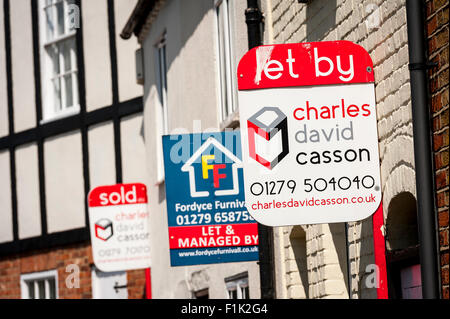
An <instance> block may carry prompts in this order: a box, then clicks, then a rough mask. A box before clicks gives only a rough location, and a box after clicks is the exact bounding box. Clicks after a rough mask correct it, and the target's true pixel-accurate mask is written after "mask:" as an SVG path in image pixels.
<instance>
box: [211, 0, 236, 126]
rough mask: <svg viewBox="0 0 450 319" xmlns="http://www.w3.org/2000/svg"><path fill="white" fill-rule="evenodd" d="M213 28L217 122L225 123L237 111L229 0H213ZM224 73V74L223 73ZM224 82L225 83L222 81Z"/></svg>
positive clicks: (232, 117)
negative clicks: (215, 59)
mask: <svg viewBox="0 0 450 319" xmlns="http://www.w3.org/2000/svg"><path fill="white" fill-rule="evenodd" d="M220 9H222V12H223V14H224V16H225V17H224V25H222V31H225V32H224V33H223V38H224V40H223V45H222V46H221V43H222V39H221V37H222V35H221V29H220V27H221V23H222V22H221V17H220V12H221V11H219V10H220ZM214 20H215V21H214V24H215V26H214V28H215V34H216V35H215V40H216V57H217V63H216V68H217V80H216V82H217V84H218V86H217V94H218V99H217V101H218V113H219V123H220V124H222V126H223V125H224V124H227V123H228V122H232V121H233V119H234V118H235V117H236V114H237V112H238V102H237V94H236V93H237V83H236V78H235V72H234V71H235V64H236V63H235V61H234V59H233V57H234V50H235V48H234V41H233V39H234V37H233V30H234V29H233V24H232V21H231V16H230V1H229V0H214ZM224 73H225V74H224ZM224 82H225V83H224Z"/></svg>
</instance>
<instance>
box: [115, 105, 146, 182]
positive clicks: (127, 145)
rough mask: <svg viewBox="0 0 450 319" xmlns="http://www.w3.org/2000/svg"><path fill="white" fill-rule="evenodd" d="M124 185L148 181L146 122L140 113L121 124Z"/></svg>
mask: <svg viewBox="0 0 450 319" xmlns="http://www.w3.org/2000/svg"><path fill="white" fill-rule="evenodd" d="M120 132H121V141H120V143H121V151H122V166H123V182H124V183H142V182H145V181H146V180H147V179H148V175H147V163H146V162H147V161H146V159H147V156H146V154H145V144H144V122H143V116H142V113H138V114H135V115H132V116H129V117H126V118H122V120H121V122H120Z"/></svg>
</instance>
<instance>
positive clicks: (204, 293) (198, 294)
mask: <svg viewBox="0 0 450 319" xmlns="http://www.w3.org/2000/svg"><path fill="white" fill-rule="evenodd" d="M194 298H195V299H209V289H208V288H206V289H202V290H198V291H195V292H194Z"/></svg>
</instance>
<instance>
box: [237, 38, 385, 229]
mask: <svg viewBox="0 0 450 319" xmlns="http://www.w3.org/2000/svg"><path fill="white" fill-rule="evenodd" d="M237 77H238V87H239V113H240V122H241V134H242V148H243V166H244V180H245V201H246V206H247V209H248V211H249V212H250V214H251V215H252V216H253V217H254V218H255V219H256V220H257V221H258V222H260V223H262V224H265V225H269V226H283V225H299V224H316V223H333V222H348V221H356V220H361V219H364V218H366V217H368V216H370V215H371V214H373V213H374V212H375V211H376V209H377V208H378V206H379V204H380V202H381V187H380V186H381V182H380V166H379V154H378V132H377V120H376V103H375V89H374V76H373V64H372V60H371V58H370V56H369V54H368V53H367V52H366V51H365V50H364V49H363V48H362V47H360V46H359V45H356V44H354V43H352V42H349V41H333V42H311V43H295V44H279V45H267V46H260V47H257V48H254V49H252V50H250V51H249V52H247V54H245V55H244V57H243V58H242V59H241V61H240V63H239V66H238V70H237Z"/></svg>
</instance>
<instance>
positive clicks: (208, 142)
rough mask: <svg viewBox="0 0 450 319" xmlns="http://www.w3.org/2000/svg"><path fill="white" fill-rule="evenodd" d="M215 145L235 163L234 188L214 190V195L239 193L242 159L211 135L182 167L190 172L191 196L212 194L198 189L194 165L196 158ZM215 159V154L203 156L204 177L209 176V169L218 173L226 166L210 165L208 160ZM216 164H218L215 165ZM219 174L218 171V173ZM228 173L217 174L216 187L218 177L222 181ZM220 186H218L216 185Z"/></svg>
mask: <svg viewBox="0 0 450 319" xmlns="http://www.w3.org/2000/svg"><path fill="white" fill-rule="evenodd" d="M211 145H213V146H215V147H216V148H218V149H219V150H220V151H221V152H222V153H223V154H224V155H225V156H227V157H228V158H229V159H230V160H232V162H233V164H232V165H231V168H232V178H233V188H232V189H224V190H220V189H219V190H216V191H214V195H216V196H228V195H237V194H239V176H238V169H239V168H242V167H243V165H242V161H241V160H240V159H239V158H237V157H236V156H235V155H234V154H233V153H232V152H231V151H230V150H229V149H227V148H226V147H225V146H223V145H222V144H221V143H219V142H218V141H217V140H216V139H215V138H213V137H209V138H208V139H207V140H206V142H205V143H203V145H202V146H200V147H199V148H198V149H197V151H196V152H194V154H193V155H192V156H191V157H190V158H189V159H188V160H187V162H186V163H185V164H184V165H183V166H182V167H181V170H182V171H183V172H187V173H189V189H190V193H191V197H208V196H210V192H209V191H197V186H196V183H195V169H194V166H193V165H192V164H193V163H194V162H195V160H196V159H197V158H198V157H200V156H201V155H202V153H203V152H204V151H205V150H206V149H207V148H208V147H209V146H211ZM210 159H214V156H213V155H206V156H202V171H203V178H204V179H205V176H206V177H208V171H209V170H213V174H216V173H217V172H218V169H219V168H225V164H215V165H210V164H209V163H208V160H210ZM214 166H217V168H216V167H214ZM217 174H218V173H217ZM226 176H227V175H225V174H219V175H215V176H214V179H215V187H216V186H219V184H217V185H216V177H217V180H218V181H220V179H223V178H225V177H226ZM216 188H218V187H216Z"/></svg>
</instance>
